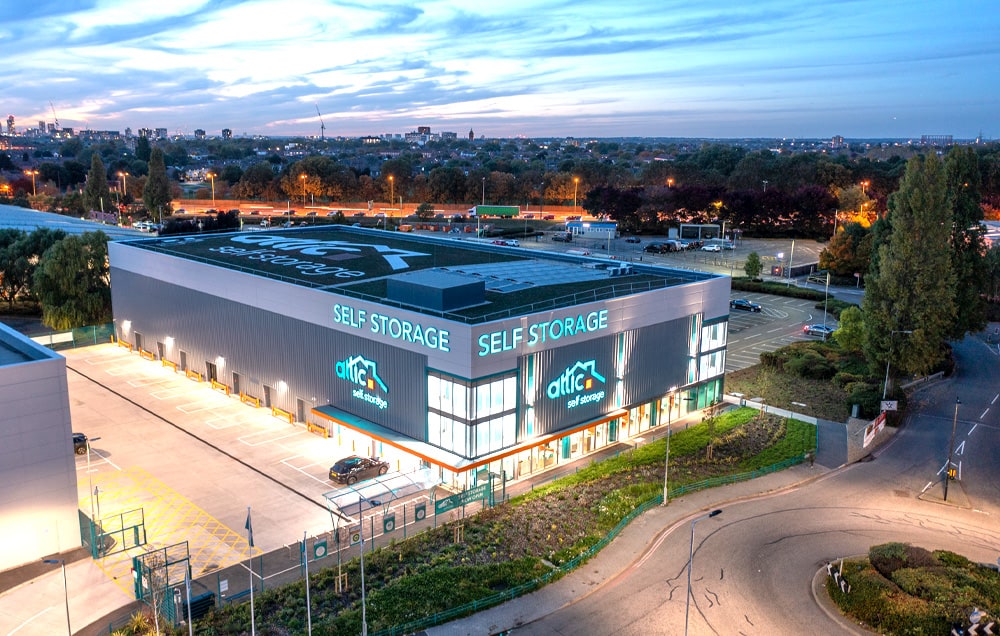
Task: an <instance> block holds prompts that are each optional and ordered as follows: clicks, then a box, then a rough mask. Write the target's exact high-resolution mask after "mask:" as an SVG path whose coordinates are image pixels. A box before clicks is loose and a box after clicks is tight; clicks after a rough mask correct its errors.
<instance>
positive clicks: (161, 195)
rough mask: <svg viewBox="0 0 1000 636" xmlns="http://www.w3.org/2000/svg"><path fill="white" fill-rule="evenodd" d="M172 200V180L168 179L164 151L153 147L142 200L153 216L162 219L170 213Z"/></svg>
mask: <svg viewBox="0 0 1000 636" xmlns="http://www.w3.org/2000/svg"><path fill="white" fill-rule="evenodd" d="M170 200H171V197H170V182H169V181H168V180H167V166H166V164H165V163H164V160H163V151H162V150H160V149H159V148H153V150H152V152H151V153H150V156H149V176H148V177H147V178H146V185H145V187H144V188H143V190H142V202H143V203H144V204H145V205H146V209H147V210H149V214H150V215H151V216H152V217H153V218H155V219H157V220H158V221H162V218H163V214H164V213H166V214H169V213H170Z"/></svg>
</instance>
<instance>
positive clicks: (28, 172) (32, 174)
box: [24, 170, 38, 196]
mask: <svg viewBox="0 0 1000 636" xmlns="http://www.w3.org/2000/svg"><path fill="white" fill-rule="evenodd" d="M24 174H30V175H31V196H37V195H38V190H37V189H36V188H35V175H37V174H38V171H37V170H25V171H24Z"/></svg>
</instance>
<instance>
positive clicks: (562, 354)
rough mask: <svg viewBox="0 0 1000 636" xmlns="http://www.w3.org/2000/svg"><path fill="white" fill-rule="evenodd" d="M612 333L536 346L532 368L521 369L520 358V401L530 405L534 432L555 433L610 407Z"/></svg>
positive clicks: (598, 415) (611, 399) (526, 360)
mask: <svg viewBox="0 0 1000 636" xmlns="http://www.w3.org/2000/svg"><path fill="white" fill-rule="evenodd" d="M616 338H617V337H616V336H614V335H612V336H606V337H604V338H598V339H595V340H590V341H587V342H583V343H579V344H576V345H571V346H566V347H560V348H558V349H548V350H546V351H539V352H538V353H536V354H534V355H533V356H532V357H533V358H534V362H533V364H534V369H533V373H528V372H527V369H525V368H524V366H525V365H527V364H528V363H529V362H528V358H527V357H525V358H522V360H521V364H522V368H521V373H520V376H521V383H522V385H521V391H522V393H521V404H522V405H525V406H529V405H530V406H533V407H534V411H535V426H534V433H535V434H536V435H545V434H547V433H554V432H556V431H559V430H562V429H564V428H566V427H569V426H572V425H574V424H579V423H581V422H585V421H587V420H590V419H594V418H597V417H600V416H601V415H604V414H605V413H607V412H609V411H612V410H614V396H615V367H614V359H615V357H614V353H615V342H616ZM532 376H533V377H532ZM587 380H590V386H589V387H588V386H587V385H586V382H587ZM522 428H523V418H522ZM521 435H526V431H523V430H522V431H521Z"/></svg>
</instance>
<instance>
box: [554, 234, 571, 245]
mask: <svg viewBox="0 0 1000 636" xmlns="http://www.w3.org/2000/svg"><path fill="white" fill-rule="evenodd" d="M552 240H553V241H557V242H559V243H569V242H571V241H572V240H573V235H572V234H570V233H569V232H562V233H560V234H553V235H552Z"/></svg>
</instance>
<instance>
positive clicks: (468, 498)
mask: <svg viewBox="0 0 1000 636" xmlns="http://www.w3.org/2000/svg"><path fill="white" fill-rule="evenodd" d="M489 494H490V482H486V483H484V484H479V485H478V486H476V487H474V488H469V489H468V490H463V491H462V492H460V493H456V494H454V495H451V496H450V497H445V498H444V499H438V500H437V501H435V502H434V514H436V515H439V514H441V513H443V512H448V511H449V510H453V509H455V508H458V507H459V506H464V505H465V504H468V503H472V502H473V501H478V500H480V499H486V497H488V496H489Z"/></svg>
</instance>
